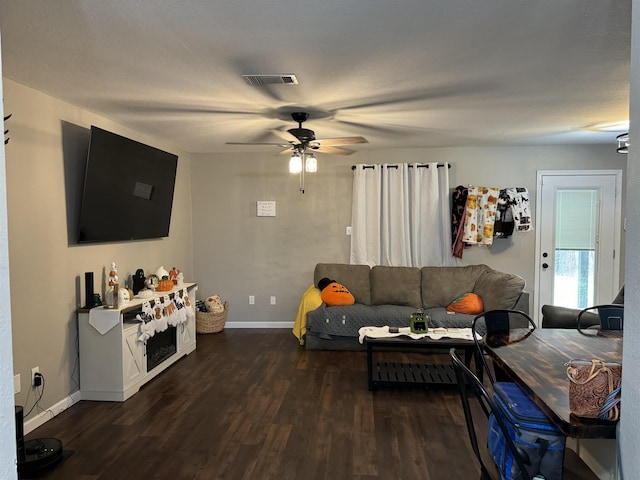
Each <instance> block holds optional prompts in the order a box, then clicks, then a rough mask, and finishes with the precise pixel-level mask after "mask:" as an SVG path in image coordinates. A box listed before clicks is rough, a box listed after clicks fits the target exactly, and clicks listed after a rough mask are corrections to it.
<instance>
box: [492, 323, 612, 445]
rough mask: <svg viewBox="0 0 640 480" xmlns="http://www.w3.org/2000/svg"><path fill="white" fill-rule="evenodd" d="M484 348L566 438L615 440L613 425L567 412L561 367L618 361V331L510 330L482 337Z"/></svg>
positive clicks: (565, 381) (564, 371)
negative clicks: (584, 362) (581, 361)
mask: <svg viewBox="0 0 640 480" xmlns="http://www.w3.org/2000/svg"><path fill="white" fill-rule="evenodd" d="M484 348H485V351H486V352H487V353H488V355H489V356H490V357H491V358H492V359H493V361H494V362H495V365H496V366H497V367H498V368H500V369H502V370H503V371H504V372H505V373H506V374H507V375H508V376H509V377H510V379H511V380H512V381H513V382H515V383H516V384H517V385H518V386H519V387H520V388H521V389H522V390H523V391H524V392H525V394H526V395H527V396H528V397H529V398H530V399H531V400H532V401H533V402H534V403H536V405H538V406H539V407H540V408H541V409H542V411H543V412H545V414H546V415H547V416H548V417H549V419H550V420H551V421H552V422H553V423H554V424H555V425H556V426H557V427H558V428H559V429H560V431H562V432H563V433H564V434H565V435H566V436H568V437H574V438H615V437H616V422H614V421H609V420H599V419H590V418H581V417H576V416H575V415H573V414H572V413H571V410H570V408H569V382H570V381H569V378H568V377H567V366H568V362H569V361H571V360H587V361H591V359H592V358H598V359H601V360H604V361H605V362H614V363H622V331H621V330H606V331H605V330H598V329H587V330H582V331H578V330H577V329H576V330H573V329H555V328H537V329H533V330H531V329H512V330H511V331H510V332H509V333H501V334H491V335H487V336H486V337H485V338H484Z"/></svg>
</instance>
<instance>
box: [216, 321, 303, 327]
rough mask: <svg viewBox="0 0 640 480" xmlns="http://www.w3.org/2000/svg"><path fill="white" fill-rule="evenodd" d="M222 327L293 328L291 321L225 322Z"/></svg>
mask: <svg viewBox="0 0 640 480" xmlns="http://www.w3.org/2000/svg"><path fill="white" fill-rule="evenodd" d="M224 328H293V322H227V323H225V325H224Z"/></svg>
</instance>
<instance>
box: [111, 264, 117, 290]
mask: <svg viewBox="0 0 640 480" xmlns="http://www.w3.org/2000/svg"><path fill="white" fill-rule="evenodd" d="M116 283H118V267H116V262H111V270H110V271H109V286H110V287H113V286H114V285H115V284H116Z"/></svg>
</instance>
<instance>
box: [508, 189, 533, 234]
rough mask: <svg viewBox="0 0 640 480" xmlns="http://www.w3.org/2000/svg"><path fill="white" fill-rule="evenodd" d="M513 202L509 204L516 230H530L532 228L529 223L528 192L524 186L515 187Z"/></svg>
mask: <svg viewBox="0 0 640 480" xmlns="http://www.w3.org/2000/svg"><path fill="white" fill-rule="evenodd" d="M514 190H515V195H514V197H515V203H514V205H512V206H511V211H512V213H513V220H514V222H515V224H516V230H517V231H518V232H530V231H531V230H533V225H532V223H531V210H530V208H529V192H528V191H527V189H526V188H524V187H516V188H515V189H514Z"/></svg>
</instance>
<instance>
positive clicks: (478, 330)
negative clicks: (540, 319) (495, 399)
mask: <svg viewBox="0 0 640 480" xmlns="http://www.w3.org/2000/svg"><path fill="white" fill-rule="evenodd" d="M516 328H518V329H522V328H524V329H528V330H529V331H533V330H535V329H536V324H535V322H534V321H533V319H532V318H531V317H530V316H529V315H527V314H526V313H524V312H522V311H520V310H487V311H486V312H482V313H481V314H479V315H476V316H475V318H474V319H473V322H472V324H471V330H472V332H473V341H474V343H475V345H476V349H477V355H478V358H480V359H481V360H482V366H483V369H484V371H485V372H487V375H488V377H489V380H490V381H491V383H495V381H496V378H497V379H499V380H507V377H506V374H504V372H502V370H501V369H499V368H498V367H497V366H496V364H495V363H494V364H493V369H494V372H495V375H496V378H494V376H493V374H492V373H491V369H490V368H489V364H488V363H487V359H486V358H485V354H484V346H483V344H481V343H480V340H479V339H478V336H479V335H482V336H483V338H484V339H485V341H486V339H487V337H489V336H494V338H495V336H499V339H500V341H501V342H502V343H512V342H515V341H521V340H522V339H523V338H524V337H525V335H519V336H518V337H516V338H511V336H510V335H509V332H510V331H511V330H513V329H516ZM477 373H478V375H479V376H480V378H481V379H482V372H477Z"/></svg>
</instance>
